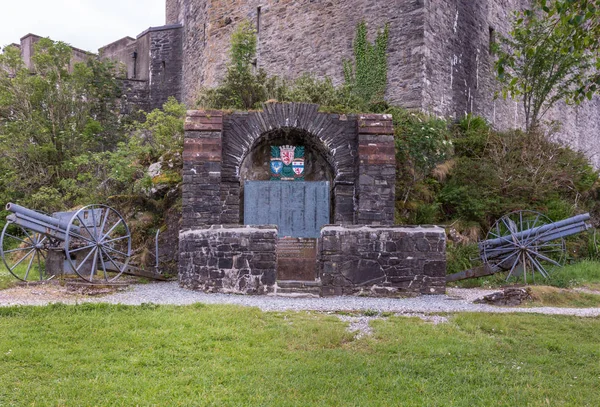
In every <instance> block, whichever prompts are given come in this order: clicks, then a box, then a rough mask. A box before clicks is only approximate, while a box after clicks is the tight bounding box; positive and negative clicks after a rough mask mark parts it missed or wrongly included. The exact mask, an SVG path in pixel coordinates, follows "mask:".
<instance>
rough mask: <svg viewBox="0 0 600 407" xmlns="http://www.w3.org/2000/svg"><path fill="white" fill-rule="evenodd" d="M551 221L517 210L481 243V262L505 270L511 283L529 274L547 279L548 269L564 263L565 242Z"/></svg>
mask: <svg viewBox="0 0 600 407" xmlns="http://www.w3.org/2000/svg"><path fill="white" fill-rule="evenodd" d="M551 223H552V221H551V220H550V219H549V218H548V217H547V216H545V215H542V214H541V213H539V212H534V211H517V212H512V213H509V214H507V215H504V216H502V217H501V218H500V219H498V221H496V223H495V224H494V226H492V228H491V229H490V231H489V232H488V234H487V237H486V240H485V241H484V242H482V243H481V244H480V250H481V255H482V259H483V261H484V262H485V263H487V264H488V265H489V266H491V267H492V268H493V269H497V270H506V271H508V272H509V273H508V275H507V277H506V279H507V280H508V279H509V278H510V277H512V276H517V275H521V274H522V275H523V278H524V281H525V283H527V273H530V275H531V277H532V278H533V279H534V281H535V273H536V272H538V273H540V274H541V275H542V276H543V277H544V278H548V276H549V273H548V271H547V269H546V268H547V267H548V266H561V265H562V264H563V263H564V260H565V240H564V238H562V237H560V236H558V237H557V236H556V235H555V234H554V233H553V231H554V229H553V227H552V225H551Z"/></svg>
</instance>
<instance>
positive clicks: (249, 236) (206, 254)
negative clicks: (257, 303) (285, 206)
mask: <svg viewBox="0 0 600 407" xmlns="http://www.w3.org/2000/svg"><path fill="white" fill-rule="evenodd" d="M276 249H277V227H276V226H239V225H232V226H211V227H210V228H207V229H196V230H189V231H182V232H181V233H180V234H179V284H180V285H181V286H182V287H186V288H191V289H196V290H203V291H207V292H222V293H237V294H267V293H269V292H272V291H273V287H274V286H275V281H276V278H277V272H276V266H277V255H276Z"/></svg>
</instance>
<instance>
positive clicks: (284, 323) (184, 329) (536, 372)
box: [0, 304, 600, 406]
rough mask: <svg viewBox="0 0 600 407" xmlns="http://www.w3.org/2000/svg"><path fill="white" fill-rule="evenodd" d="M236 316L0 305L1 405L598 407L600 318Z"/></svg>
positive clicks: (232, 312)
mask: <svg viewBox="0 0 600 407" xmlns="http://www.w3.org/2000/svg"><path fill="white" fill-rule="evenodd" d="M372 326H373V328H374V335H373V336H371V337H366V338H363V339H360V340H354V339H353V336H352V334H350V333H348V332H346V330H345V327H346V325H345V324H344V323H342V322H340V321H339V319H338V318H337V317H335V316H331V315H322V314H310V313H298V314H294V313H263V312H260V311H259V310H257V309H252V308H238V307H233V306H202V305H196V306H188V307H172V306H154V305H144V306H140V307H128V306H111V305H90V304H85V305H79V306H64V305H54V306H49V307H40V308H35V307H22V308H4V309H0V332H2V335H0V366H2V369H0V379H1V382H2V386H0V405H2V406H11V405H15V406H29V405H35V406H99V405H111V406H118V405H123V406H134V405H142V406H196V405H197V406H203V405H212V406H313V405H314V406H396V405H406V406H422V405H429V406H489V405H494V406H521V405H528V406H546V405H553V406H561V405H570V406H585V405H589V406H596V405H597V403H598V400H600V388H599V387H598V386H597V384H598V381H599V380H600V364H599V363H598V360H599V359H600V346H598V343H600V319H599V318H590V319H583V318H574V317H558V316H531V315H485V314H461V315H456V316H452V317H451V318H450V322H449V323H446V324H440V325H433V324H430V323H426V322H423V321H420V320H419V319H416V318H412V319H408V318H399V317H392V318H388V319H385V320H376V321H374V322H373V323H372Z"/></svg>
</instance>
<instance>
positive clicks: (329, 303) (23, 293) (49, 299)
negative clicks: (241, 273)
mask: <svg viewBox="0 0 600 407" xmlns="http://www.w3.org/2000/svg"><path fill="white" fill-rule="evenodd" d="M495 291H497V290H481V289H460V288H449V289H448V290H447V295H432V296H422V297H417V298H404V299H396V298H368V297H327V298H289V297H280V296H277V297H276V296H243V295H228V294H206V293H203V292H197V291H190V290H187V289H184V288H180V287H179V285H178V284H177V282H166V283H164V282H163V283H150V284H134V285H131V286H130V288H129V289H127V290H124V291H120V292H115V293H112V294H108V295H105V296H102V297H94V296H88V295H76V294H69V293H67V292H66V290H65V289H64V288H63V287H60V286H57V285H38V286H29V287H15V288H11V289H8V290H3V291H0V306H11V305H46V304H49V303H53V302H62V303H66V304H76V303H82V302H105V303H111V304H129V305H139V304H142V303H155V304H173V305H187V304H193V303H198V302H199V303H205V304H235V305H241V306H248V307H258V308H260V309H261V310H263V311H286V310H291V311H303V310H312V311H323V312H332V311H369V312H391V313H397V314H411V313H416V314H438V313H456V312H492V313H509V312H524V313H537V314H551V315H575V316H584V317H597V316H600V308H555V307H529V308H521V307H497V306H492V305H486V304H473V303H472V301H473V300H475V299H477V298H481V297H483V296H484V295H487V294H490V293H492V292H495Z"/></svg>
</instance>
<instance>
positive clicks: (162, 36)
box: [148, 25, 183, 109]
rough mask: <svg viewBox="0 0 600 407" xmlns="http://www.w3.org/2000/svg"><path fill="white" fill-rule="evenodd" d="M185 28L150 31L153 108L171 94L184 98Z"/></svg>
mask: <svg viewBox="0 0 600 407" xmlns="http://www.w3.org/2000/svg"><path fill="white" fill-rule="evenodd" d="M182 48H183V28H182V27H181V26H180V25H175V26H165V27H160V28H153V29H151V31H150V66H149V79H148V80H149V89H150V104H151V108H152V109H157V108H158V109H159V108H161V107H162V105H163V104H164V103H165V102H166V101H167V99H168V98H169V97H170V96H173V97H175V98H176V99H178V100H181V99H182V74H183V53H182Z"/></svg>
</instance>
